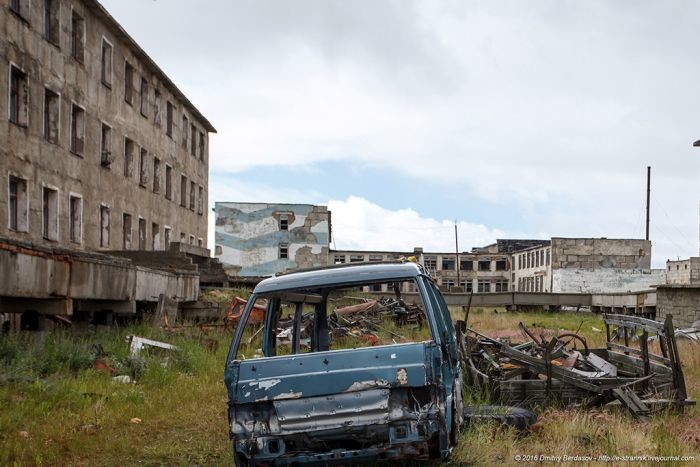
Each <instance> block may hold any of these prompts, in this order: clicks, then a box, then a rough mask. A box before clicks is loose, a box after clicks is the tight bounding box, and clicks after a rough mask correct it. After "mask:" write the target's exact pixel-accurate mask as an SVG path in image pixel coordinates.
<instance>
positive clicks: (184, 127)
mask: <svg viewBox="0 0 700 467" xmlns="http://www.w3.org/2000/svg"><path fill="white" fill-rule="evenodd" d="M188 122H189V120H188V119H187V117H186V116H185V115H183V116H182V147H183V148H185V149H187V143H188V139H189V138H188V135H189V133H188V132H189V131H190V128H189V123H188Z"/></svg>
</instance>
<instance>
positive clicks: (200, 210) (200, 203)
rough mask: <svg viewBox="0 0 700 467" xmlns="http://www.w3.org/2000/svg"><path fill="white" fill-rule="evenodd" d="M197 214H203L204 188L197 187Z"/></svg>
mask: <svg viewBox="0 0 700 467" xmlns="http://www.w3.org/2000/svg"><path fill="white" fill-rule="evenodd" d="M197 214H199V215H200V216H201V215H203V214H204V187H202V186H200V187H199V198H197Z"/></svg>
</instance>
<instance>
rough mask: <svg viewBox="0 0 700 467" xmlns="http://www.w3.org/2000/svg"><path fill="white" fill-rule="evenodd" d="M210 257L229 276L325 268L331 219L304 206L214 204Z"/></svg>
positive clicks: (323, 209) (321, 208) (319, 208)
mask: <svg viewBox="0 0 700 467" xmlns="http://www.w3.org/2000/svg"><path fill="white" fill-rule="evenodd" d="M214 211H215V213H216V228H215V233H216V239H215V243H216V249H215V255H216V257H217V258H219V259H220V260H221V262H222V263H223V264H224V268H225V269H226V271H227V273H229V274H230V275H232V276H271V275H273V274H275V273H278V272H284V271H289V270H294V269H303V268H309V267H314V266H325V265H327V264H328V261H329V260H328V258H329V256H328V255H329V243H330V240H331V213H330V211H328V208H327V207H326V206H312V205H309V204H270V203H226V202H217V203H216V204H215V208H214Z"/></svg>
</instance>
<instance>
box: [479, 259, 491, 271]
mask: <svg viewBox="0 0 700 467" xmlns="http://www.w3.org/2000/svg"><path fill="white" fill-rule="evenodd" d="M478 268H479V271H490V270H491V260H488V259H480V260H479V263H478Z"/></svg>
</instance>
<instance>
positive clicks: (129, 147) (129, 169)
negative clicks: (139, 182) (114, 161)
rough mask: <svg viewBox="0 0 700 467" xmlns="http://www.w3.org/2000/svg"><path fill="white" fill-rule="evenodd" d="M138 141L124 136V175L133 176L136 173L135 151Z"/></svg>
mask: <svg viewBox="0 0 700 467" xmlns="http://www.w3.org/2000/svg"><path fill="white" fill-rule="evenodd" d="M135 150H136V143H134V142H133V141H132V140H130V139H129V138H127V137H124V176H125V177H127V178H131V177H132V176H133V175H134V151H135Z"/></svg>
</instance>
